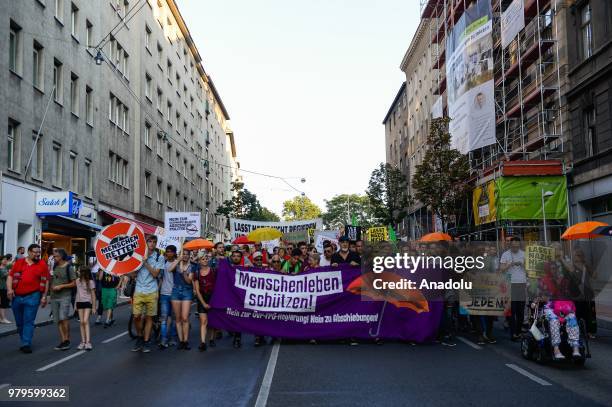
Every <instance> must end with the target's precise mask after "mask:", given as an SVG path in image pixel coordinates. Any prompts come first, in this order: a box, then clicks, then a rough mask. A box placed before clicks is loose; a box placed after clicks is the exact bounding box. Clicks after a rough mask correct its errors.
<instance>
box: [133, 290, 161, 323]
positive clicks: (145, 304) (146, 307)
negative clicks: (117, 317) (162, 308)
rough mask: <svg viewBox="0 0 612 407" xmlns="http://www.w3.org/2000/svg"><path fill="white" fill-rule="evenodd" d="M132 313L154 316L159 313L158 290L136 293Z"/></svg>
mask: <svg viewBox="0 0 612 407" xmlns="http://www.w3.org/2000/svg"><path fill="white" fill-rule="evenodd" d="M132 314H134V315H143V314H144V315H145V316H147V317H154V316H156V315H157V292H154V293H148V294H143V293H135V294H134V298H133V300H132Z"/></svg>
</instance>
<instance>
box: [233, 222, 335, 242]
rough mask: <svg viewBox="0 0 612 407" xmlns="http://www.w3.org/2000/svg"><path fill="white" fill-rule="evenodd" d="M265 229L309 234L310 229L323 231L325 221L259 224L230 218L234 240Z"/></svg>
mask: <svg viewBox="0 0 612 407" xmlns="http://www.w3.org/2000/svg"><path fill="white" fill-rule="evenodd" d="M264 227H269V228H274V229H278V230H280V231H281V232H282V233H291V232H295V231H298V230H305V231H306V232H308V229H321V228H322V227H323V221H322V220H321V219H320V218H317V219H309V220H298V221H293V222H259V221H254V220H245V219H236V218H230V233H231V235H232V240H234V239H236V238H237V237H240V236H243V235H248V234H249V232H252V231H254V230H255V229H259V228H264Z"/></svg>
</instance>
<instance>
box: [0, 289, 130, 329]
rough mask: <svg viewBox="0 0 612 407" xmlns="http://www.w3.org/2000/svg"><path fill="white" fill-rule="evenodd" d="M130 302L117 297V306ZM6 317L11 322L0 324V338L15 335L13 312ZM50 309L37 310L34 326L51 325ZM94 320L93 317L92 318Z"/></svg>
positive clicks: (9, 312) (8, 311) (8, 312)
mask: <svg viewBox="0 0 612 407" xmlns="http://www.w3.org/2000/svg"><path fill="white" fill-rule="evenodd" d="M129 301H130V299H129V298H124V297H117V306H118V307H120V306H122V305H126V304H128V303H129ZM6 311H7V312H6V317H7V318H8V319H9V320H10V321H11V323H10V324H0V337H3V336H8V335H13V334H16V333H17V326H16V325H15V317H14V316H13V311H12V310H11V309H10V308H9V309H7V310H6ZM50 313H51V307H50V306H49V305H47V306H46V307H44V308H42V307H40V308H38V313H37V314H36V323H35V325H36V326H44V325H49V324H51V323H53V318H52V317H51V315H50ZM93 319H95V317H94V318H93Z"/></svg>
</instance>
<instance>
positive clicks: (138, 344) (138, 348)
mask: <svg viewBox="0 0 612 407" xmlns="http://www.w3.org/2000/svg"><path fill="white" fill-rule="evenodd" d="M142 345H143V340H142V338H140V337H139V338H136V343H135V344H134V347H133V348H132V352H140V351H141V350H142Z"/></svg>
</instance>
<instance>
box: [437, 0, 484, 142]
mask: <svg viewBox="0 0 612 407" xmlns="http://www.w3.org/2000/svg"><path fill="white" fill-rule="evenodd" d="M492 31H493V18H492V12H491V2H490V0H478V1H477V2H476V3H475V5H474V6H472V7H469V8H468V9H467V10H466V11H465V13H464V14H463V15H462V16H461V18H460V19H459V21H458V22H457V24H456V25H455V27H454V28H453V30H452V31H451V32H450V33H449V35H448V38H447V40H446V52H447V54H448V55H449V59H448V63H447V64H446V78H447V82H448V115H449V117H450V118H451V122H450V128H449V130H450V134H451V136H452V139H451V145H452V147H453V148H456V149H457V150H459V151H460V152H461V153H463V154H467V153H468V152H470V151H473V150H476V149H478V148H481V147H485V146H488V145H491V144H494V143H495V93H494V92H495V89H494V86H495V85H494V80H493V37H492Z"/></svg>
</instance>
